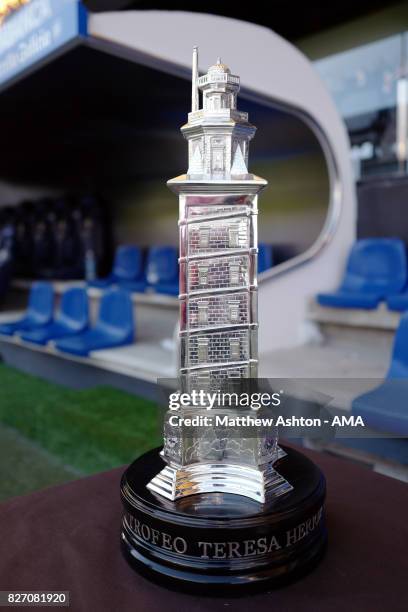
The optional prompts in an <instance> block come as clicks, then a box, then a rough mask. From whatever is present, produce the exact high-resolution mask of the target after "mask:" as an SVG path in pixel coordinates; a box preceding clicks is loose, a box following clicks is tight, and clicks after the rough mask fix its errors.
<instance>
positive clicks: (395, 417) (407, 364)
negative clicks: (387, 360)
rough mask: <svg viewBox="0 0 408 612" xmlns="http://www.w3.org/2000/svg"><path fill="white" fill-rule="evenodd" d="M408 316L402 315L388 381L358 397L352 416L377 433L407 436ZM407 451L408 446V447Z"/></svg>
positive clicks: (354, 402) (407, 314)
mask: <svg viewBox="0 0 408 612" xmlns="http://www.w3.org/2000/svg"><path fill="white" fill-rule="evenodd" d="M407 398H408V313H406V314H405V315H403V316H402V318H401V322H400V324H399V327H398V329H397V332H396V335H395V340H394V349H393V354H392V359H391V364H390V368H389V370H388V373H387V376H386V379H385V381H384V382H383V383H382V384H381V385H380V386H379V387H377V388H376V389H373V390H372V391H368V392H367V393H364V394H363V395H360V396H359V397H357V398H355V400H354V401H353V405H352V413H353V414H355V415H359V416H361V417H363V420H364V422H365V424H366V425H367V426H369V427H371V428H372V429H375V430H376V431H381V432H387V433H393V434H396V435H401V436H408V404H407ZM407 448H408V447H407Z"/></svg>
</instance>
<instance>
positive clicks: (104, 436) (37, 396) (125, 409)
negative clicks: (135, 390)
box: [0, 364, 161, 474]
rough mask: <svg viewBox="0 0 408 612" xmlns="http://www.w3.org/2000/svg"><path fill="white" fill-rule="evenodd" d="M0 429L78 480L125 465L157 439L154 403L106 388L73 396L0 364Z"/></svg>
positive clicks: (64, 390)
mask: <svg viewBox="0 0 408 612" xmlns="http://www.w3.org/2000/svg"><path fill="white" fill-rule="evenodd" d="M0 423H3V424H4V425H6V426H7V427H9V428H13V429H14V430H16V431H17V432H18V433H19V434H20V435H21V436H24V437H25V438H27V439H28V440H30V441H32V442H33V443H35V444H36V445H37V446H38V447H39V448H41V449H44V450H45V451H47V452H48V453H50V455H51V456H52V457H54V458H55V459H56V460H58V461H59V462H60V463H61V465H64V466H67V467H68V469H70V470H71V469H72V470H74V471H77V472H78V473H81V474H91V473H94V472H98V471H101V470H105V469H110V468H112V467H114V466H117V465H121V464H123V463H129V462H130V461H132V460H133V459H135V458H136V457H137V456H139V455H140V454H141V453H143V452H144V451H146V450H148V449H150V448H153V447H154V446H157V445H158V444H160V438H161V436H160V428H159V426H158V412H157V408H156V405H155V404H154V403H153V402H149V401H147V400H145V399H142V398H139V397H135V396H133V395H130V394H127V393H124V392H122V391H118V390H116V389H112V388H109V387H95V388H93V389H87V390H82V391H73V390H71V389H67V388H65V387H62V386H60V385H55V384H51V383H49V382H46V381H44V380H42V379H39V378H36V377H34V376H29V375H28V374H23V373H21V372H19V371H18V370H15V369H14V368H10V367H8V366H6V365H4V364H0ZM0 456H1V453H0Z"/></svg>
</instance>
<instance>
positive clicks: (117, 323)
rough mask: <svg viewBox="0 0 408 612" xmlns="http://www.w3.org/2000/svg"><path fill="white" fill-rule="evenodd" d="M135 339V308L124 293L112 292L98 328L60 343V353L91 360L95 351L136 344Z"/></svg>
mask: <svg viewBox="0 0 408 612" xmlns="http://www.w3.org/2000/svg"><path fill="white" fill-rule="evenodd" d="M134 335H135V327H134V323H133V305H132V300H131V297H130V294H129V293H128V292H127V291H125V290H123V289H109V290H108V291H106V292H105V293H104V294H103V295H102V297H101V302H100V306H99V316H98V321H97V322H96V324H95V326H94V327H92V328H89V329H87V330H85V331H84V332H82V333H80V334H77V335H75V336H72V337H69V338H61V340H57V341H56V343H55V346H56V348H57V349H59V350H60V351H64V352H66V353H71V354H72V355H80V356H82V357H85V356H87V355H88V354H89V353H90V352H91V351H96V350H99V349H107V348H114V347H118V346H124V345H126V344H132V342H133V338H134Z"/></svg>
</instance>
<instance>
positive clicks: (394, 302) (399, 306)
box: [387, 288, 408, 312]
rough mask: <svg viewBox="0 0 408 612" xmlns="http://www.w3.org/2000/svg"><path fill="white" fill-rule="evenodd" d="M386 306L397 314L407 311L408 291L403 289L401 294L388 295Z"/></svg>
mask: <svg viewBox="0 0 408 612" xmlns="http://www.w3.org/2000/svg"><path fill="white" fill-rule="evenodd" d="M387 306H388V308H389V309H390V310H396V311H398V312H403V311H404V310H408V289H407V288H405V290H404V291H403V292H402V293H396V294H395V295H389V296H388V297H387Z"/></svg>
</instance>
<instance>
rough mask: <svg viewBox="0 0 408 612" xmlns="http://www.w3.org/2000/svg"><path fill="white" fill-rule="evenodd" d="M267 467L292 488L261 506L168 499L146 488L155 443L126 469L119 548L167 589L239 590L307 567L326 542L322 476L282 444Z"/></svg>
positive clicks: (223, 497)
mask: <svg viewBox="0 0 408 612" xmlns="http://www.w3.org/2000/svg"><path fill="white" fill-rule="evenodd" d="M284 450H285V451H286V453H287V454H286V455H285V456H284V457H282V458H281V459H279V460H278V461H277V462H276V464H275V466H274V467H276V469H277V470H278V471H279V474H281V475H282V477H283V478H285V479H286V480H287V481H288V482H290V483H291V485H292V486H293V489H292V490H291V491H288V492H287V493H286V494H285V495H282V496H280V497H278V498H274V499H273V500H271V501H267V502H266V503H264V504H260V503H259V502H256V501H253V500H252V499H250V498H248V497H244V496H242V495H237V494H232V493H223V492H217V493H198V494H195V495H190V496H189V497H182V498H180V499H178V500H176V501H172V500H169V499H166V498H165V497H162V496H160V495H157V494H156V493H154V492H153V491H151V490H149V489H148V488H147V485H148V483H149V482H150V481H151V480H152V478H153V477H154V476H155V475H156V474H157V473H158V472H160V470H162V469H163V467H164V462H163V460H162V458H161V457H160V454H159V449H156V450H153V451H149V452H148V453H146V454H145V455H143V456H142V457H140V458H139V459H137V460H136V461H135V462H134V463H132V465H131V466H130V467H129V468H128V469H127V470H126V472H125V473H124V475H123V478H122V483H121V496H122V502H123V506H124V513H123V519H122V531H121V546H122V551H123V554H124V556H125V558H126V559H127V561H128V562H129V564H130V565H131V566H132V567H133V568H134V569H135V570H137V571H138V572H140V573H141V574H143V575H145V576H146V577H148V578H150V579H152V580H154V581H155V582H160V583H161V584H163V585H165V586H168V587H170V588H176V589H179V590H184V591H190V592H193V593H205V594H229V595H231V594H239V593H242V591H243V590H246V591H250V590H256V589H259V588H272V587H275V586H281V585H282V584H285V583H288V582H291V581H293V580H295V579H297V578H299V577H300V576H301V575H302V574H304V573H306V572H308V571H309V570H310V569H312V567H313V566H314V565H316V563H318V561H319V560H320V559H321V558H322V556H323V553H324V551H325V547H326V542H327V532H326V527H325V518H324V500H325V488H326V487H325V479H324V476H323V474H322V473H321V471H320V470H319V469H318V468H317V467H316V466H315V465H314V464H313V463H312V462H311V461H310V460H309V459H307V458H306V457H305V456H304V455H302V454H301V453H299V452H297V451H295V450H293V449H291V448H284Z"/></svg>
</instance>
